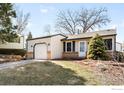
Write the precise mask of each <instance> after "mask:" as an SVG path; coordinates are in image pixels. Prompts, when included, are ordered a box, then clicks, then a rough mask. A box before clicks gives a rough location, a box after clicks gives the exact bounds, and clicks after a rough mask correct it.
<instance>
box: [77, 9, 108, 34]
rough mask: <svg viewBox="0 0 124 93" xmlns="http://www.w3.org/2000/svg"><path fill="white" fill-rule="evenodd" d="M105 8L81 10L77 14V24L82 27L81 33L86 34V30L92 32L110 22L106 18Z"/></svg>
mask: <svg viewBox="0 0 124 93" xmlns="http://www.w3.org/2000/svg"><path fill="white" fill-rule="evenodd" d="M106 13H107V9H106V8H99V9H96V8H94V9H89V10H88V9H85V8H82V9H81V11H80V13H79V18H78V23H79V25H80V26H81V27H82V32H84V33H85V32H87V31H88V30H94V28H96V27H101V26H102V25H106V24H107V23H109V22H110V19H109V18H108V16H107V14H106Z"/></svg>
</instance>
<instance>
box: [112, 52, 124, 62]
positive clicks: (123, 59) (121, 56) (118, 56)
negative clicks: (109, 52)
mask: <svg viewBox="0 0 124 93" xmlns="http://www.w3.org/2000/svg"><path fill="white" fill-rule="evenodd" d="M114 59H116V60H117V61H118V62H124V53H123V52H119V51H116V52H115V55H114Z"/></svg>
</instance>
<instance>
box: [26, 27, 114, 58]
mask: <svg viewBox="0 0 124 93" xmlns="http://www.w3.org/2000/svg"><path fill="white" fill-rule="evenodd" d="M95 34H99V35H100V36H101V37H102V38H103V39H104V40H105V44H106V47H107V50H106V51H107V52H110V53H112V52H113V51H116V30H115V29H109V30H102V31H94V32H87V33H83V34H77V35H67V36H64V35H62V34H56V35H50V36H44V37H38V38H33V39H30V40H27V58H34V59H61V58H73V59H77V58H83V57H86V56H87V50H88V43H89V40H90V39H91V38H92V37H93V36H94V35H95Z"/></svg>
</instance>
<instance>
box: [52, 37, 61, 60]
mask: <svg viewBox="0 0 124 93" xmlns="http://www.w3.org/2000/svg"><path fill="white" fill-rule="evenodd" d="M61 39H63V36H61V35H57V36H54V37H52V38H51V59H61V58H62V52H63V43H62V41H61Z"/></svg>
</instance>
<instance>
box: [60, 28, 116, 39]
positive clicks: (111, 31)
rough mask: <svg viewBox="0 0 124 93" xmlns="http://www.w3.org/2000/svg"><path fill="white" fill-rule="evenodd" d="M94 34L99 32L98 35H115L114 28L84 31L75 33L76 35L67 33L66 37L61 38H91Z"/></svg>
mask: <svg viewBox="0 0 124 93" xmlns="http://www.w3.org/2000/svg"><path fill="white" fill-rule="evenodd" d="M95 34H99V35H100V36H111V35H116V29H108V30H100V31H93V32H86V33H82V34H77V35H67V38H64V39H62V40H74V39H83V38H91V37H93V36H94V35H95Z"/></svg>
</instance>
